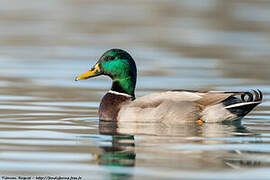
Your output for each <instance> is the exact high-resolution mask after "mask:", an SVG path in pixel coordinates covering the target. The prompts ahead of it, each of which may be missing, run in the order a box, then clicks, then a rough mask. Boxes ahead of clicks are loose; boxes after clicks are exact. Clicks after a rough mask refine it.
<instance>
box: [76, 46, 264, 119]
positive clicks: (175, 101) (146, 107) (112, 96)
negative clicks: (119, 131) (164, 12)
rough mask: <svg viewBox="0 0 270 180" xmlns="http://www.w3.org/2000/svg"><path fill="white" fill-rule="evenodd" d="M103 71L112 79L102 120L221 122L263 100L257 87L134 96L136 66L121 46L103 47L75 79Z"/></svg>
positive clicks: (243, 113)
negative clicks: (116, 47)
mask: <svg viewBox="0 0 270 180" xmlns="http://www.w3.org/2000/svg"><path fill="white" fill-rule="evenodd" d="M100 75H105V76H108V77H110V78H111V79H112V86H111V89H110V90H109V91H108V92H107V93H106V94H105V95H104V96H103V98H102V99H101V102H100V105H99V109H98V116H99V120H102V121H116V122H140V123H144V122H151V123H152V122H154V123H165V124H183V123H186V122H200V123H206V122H223V121H229V122H232V121H236V120H240V119H242V118H243V117H244V116H246V115H247V114H248V113H249V112H250V111H251V110H253V109H254V108H255V107H256V106H257V105H259V104H260V103H261V102H262V99H263V94H262V92H261V91H260V90H258V89H257V90H250V91H237V92H233V91H231V92H230V91H195V90H184V89H177V90H167V91H162V92H155V93H152V94H148V95H145V96H142V97H139V98H136V97H135V87H136V80H137V67H136V64H135V61H134V60H133V58H132V57H131V55H130V54H129V53H128V52H127V51H125V50H122V49H110V50H108V51H106V52H105V53H104V54H103V55H102V56H101V57H100V58H99V60H98V61H97V63H96V64H95V65H94V66H93V67H92V68H91V69H90V70H88V71H87V72H85V73H83V74H81V75H79V76H77V77H76V78H75V81H79V80H83V79H89V78H93V77H96V76H100Z"/></svg>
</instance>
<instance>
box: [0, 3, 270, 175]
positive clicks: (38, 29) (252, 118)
mask: <svg viewBox="0 0 270 180" xmlns="http://www.w3.org/2000/svg"><path fill="white" fill-rule="evenodd" d="M111 48H122V49H124V50H127V51H128V52H129V53H130V54H131V55H132V56H133V57H134V59H135V61H136V63H137V68H138V81H137V82H138V83H137V90H136V94H137V96H141V95H144V94H148V93H151V92H157V91H161V90H167V89H184V88H188V89H197V90H232V91H236V90H237V91H238V90H249V89H251V88H255V89H256V88H259V89H261V90H262V91H263V92H264V97H265V101H264V103H263V104H262V105H261V106H260V107H259V108H257V109H256V111H254V112H253V113H251V114H250V115H249V116H248V117H247V118H246V119H244V120H243V121H242V125H241V126H240V127H239V126H237V127H235V126H226V125H223V126H222V125H218V126H215V125H204V126H202V127H179V128H176V129H170V128H169V129H167V128H168V127H155V128H153V126H150V127H146V126H147V125H143V126H142V127H140V128H139V129H137V128H138V127H139V126H136V128H133V129H132V128H131V127H133V126H131V127H129V128H130V129H127V127H125V128H123V129H121V128H118V129H117V130H114V133H115V131H117V132H118V131H120V130H124V132H125V133H126V134H130V133H129V132H133V133H131V136H132V137H130V136H128V137H125V138H124V139H125V140H127V141H129V143H122V144H121V143H119V142H118V141H119V139H118V138H117V137H118V136H117V137H115V136H114V135H115V134H114V133H112V132H111V133H108V132H107V129H106V128H105V132H106V133H105V134H106V135H104V132H103V131H104V129H102V130H101V129H100V126H99V122H98V117H97V109H98V106H99V101H100V99H101V97H102V96H103V95H104V94H105V93H106V91H107V90H108V89H109V88H110V86H111V82H110V79H108V78H107V77H99V78H95V79H91V80H87V81H81V82H74V78H75V76H76V75H78V74H81V73H83V72H85V71H87V70H88V69H89V68H91V66H92V65H94V63H95V62H96V61H97V60H98V58H99V57H100V56H101V55H102V53H103V52H105V51H106V50H108V49H111ZM269 69H270V1H267V0H259V1H255V0H253V1H252V0H181V1H180V0H169V1H162V0H155V1H151V0H147V1H142V0H137V1H120V0H114V1H106V0H47V1H41V0H0V87H1V88H0V118H1V119H0V143H1V144H2V145H1V147H0V151H1V152H0V160H1V161H0V169H1V170H0V172H1V174H6V175H14V174H15V175H22V174H24V175H77V176H82V177H84V178H85V179H89V177H91V179H125V178H130V179H140V178H141V177H142V176H147V177H148V178H150V179H151V178H152V179H157V178H166V179H175V178H189V179H195V178H196V179H198V177H200V178H202V179H209V178H214V179H218V178H221V179H225V178H228V179H236V178H243V179H249V178H251V179H254V177H253V176H252V175H254V174H257V176H256V178H261V179H264V178H266V177H267V176H268V175H269V162H270V157H269V152H270V151H269V149H270V146H269V141H270V139H269V136H270V131H269V126H270V118H269V114H270V103H269V97H270V96H269V93H270V81H269V76H270V71H269ZM246 128H247V129H246ZM131 129H132V130H131ZM146 129H147V131H145V130H146ZM110 130H111V129H110V128H109V131H110ZM145 132H149V134H145ZM112 134H113V135H112ZM239 136H240V138H239ZM209 137H211V138H212V139H211V138H210V139H209ZM120 139H121V138H120ZM134 139H135V140H136V141H135V142H134ZM130 141H132V142H130ZM209 144H210V145H209ZM116 147H117V148H116ZM119 152H120V155H119ZM123 153H124V155H123ZM104 154H105V155H106V157H107V158H108V157H109V158H108V159H109V160H108V159H106V158H101V157H104V156H102V155H104ZM108 154H109V155H108ZM112 154H113V156H112ZM115 154H117V155H116V156H117V157H116V156H115ZM172 155H173V156H172ZM119 157H121V158H120V159H119ZM123 157H124V158H123ZM101 159H102V160H101ZM117 163H118V164H117ZM104 164H105V165H104ZM108 164H110V166H112V164H114V165H115V164H116V165H118V166H119V167H118V168H116V167H114V168H109V169H108V168H104V166H106V167H107V166H108ZM119 164H120V165H119ZM206 167H207V168H206ZM45 169H46V170H45ZM74 169H75V170H76V172H75V171H72V170H74ZM217 170H218V171H217ZM168 171H169V172H171V173H167V172H168ZM195 171H196V172H197V174H194V172H195ZM268 177H269V176H268Z"/></svg>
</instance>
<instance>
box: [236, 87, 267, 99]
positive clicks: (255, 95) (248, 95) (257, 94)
mask: <svg viewBox="0 0 270 180" xmlns="http://www.w3.org/2000/svg"><path fill="white" fill-rule="evenodd" d="M262 99H263V94H262V92H261V91H260V90H259V89H257V91H256V90H254V89H252V90H251V91H250V92H244V93H243V94H241V100H242V101H243V102H255V101H259V102H260V101H262Z"/></svg>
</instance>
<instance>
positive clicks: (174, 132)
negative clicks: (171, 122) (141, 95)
mask: <svg viewBox="0 0 270 180" xmlns="http://www.w3.org/2000/svg"><path fill="white" fill-rule="evenodd" d="M99 132H100V134H103V135H110V136H112V145H111V146H106V147H100V148H102V150H103V152H102V153H100V154H98V155H96V156H95V157H96V160H97V162H98V164H99V165H102V166H106V167H110V168H112V167H133V166H135V161H136V153H135V140H134V136H140V137H143V138H142V139H140V140H138V141H137V142H136V144H139V145H140V146H139V147H142V146H145V147H156V146H157V147H160V146H161V145H163V146H164V147H162V148H158V149H156V148H147V150H144V149H140V148H139V149H138V150H137V151H136V152H137V153H138V152H139V153H142V154H144V155H146V156H147V154H149V155H150V156H154V157H152V158H151V157H149V158H148V159H146V160H144V162H143V165H144V166H150V167H151V166H160V165H162V166H166V167H167V168H172V169H179V170H202V169H203V168H205V167H206V165H207V167H208V169H216V170H222V169H224V168H225V169H234V168H254V167H262V166H267V167H269V166H270V164H265V163H261V162H259V161H258V160H255V159H252V158H250V157H249V155H250V154H251V152H247V151H242V150H241V149H233V147H234V145H235V142H234V141H235V139H238V140H236V141H239V144H243V143H251V142H250V141H248V140H247V139H248V138H249V136H251V137H254V135H255V136H256V133H253V132H250V131H249V130H248V129H247V128H245V127H244V126H242V125H241V121H238V122H234V123H233V124H232V123H230V124H224V123H223V124H221V123H208V124H202V125H198V124H185V125H181V126H173V127H172V126H168V125H164V124H160V123H150V124H149V123H141V124H139V123H116V122H108V121H106V122H105V121H100V123H99ZM239 139H240V140H239ZM232 142H233V143H232ZM236 144H237V143H236ZM188 145H191V146H194V148H191V149H190V147H187V146H188ZM205 145H207V146H205ZM227 145H229V147H230V146H231V147H232V148H231V147H230V148H222V147H223V146H227ZM165 146H168V147H165ZM169 147H173V148H169ZM205 148H206V149H205ZM152 151H153V152H152ZM165 151H166V152H165ZM168 151H170V152H171V155H170V156H169V157H167V154H168ZM157 152H158V154H157ZM156 156H158V157H156ZM163 156H166V157H163ZM164 159H166V160H164ZM137 163H139V164H138V166H141V165H140V163H142V162H137ZM110 170H111V171H110V172H111V176H113V177H114V178H116V177H117V178H118V179H119V178H120V177H121V178H123V179H125V178H127V177H132V172H131V171H130V169H129V170H127V169H124V170H122V171H121V173H119V171H118V170H116V169H110ZM123 172H126V173H123Z"/></svg>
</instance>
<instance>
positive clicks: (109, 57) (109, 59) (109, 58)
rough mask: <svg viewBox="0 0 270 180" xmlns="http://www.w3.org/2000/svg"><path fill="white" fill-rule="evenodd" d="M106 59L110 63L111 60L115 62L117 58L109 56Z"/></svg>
mask: <svg viewBox="0 0 270 180" xmlns="http://www.w3.org/2000/svg"><path fill="white" fill-rule="evenodd" d="M106 59H107V60H108V61H111V60H114V59H115V57H114V56H108V57H107V58H106Z"/></svg>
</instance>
